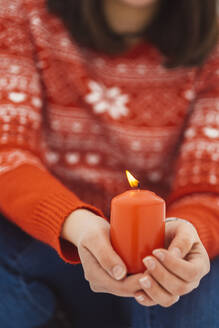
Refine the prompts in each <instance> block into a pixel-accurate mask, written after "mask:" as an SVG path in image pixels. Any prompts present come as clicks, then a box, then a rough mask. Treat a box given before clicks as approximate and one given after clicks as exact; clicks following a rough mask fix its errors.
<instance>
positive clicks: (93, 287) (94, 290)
mask: <svg viewBox="0 0 219 328" xmlns="http://www.w3.org/2000/svg"><path fill="white" fill-rule="evenodd" d="M90 289H91V290H92V292H94V293H100V292H102V291H103V289H102V288H101V287H100V286H98V285H95V284H90Z"/></svg>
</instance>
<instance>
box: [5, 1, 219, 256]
mask: <svg viewBox="0 0 219 328" xmlns="http://www.w3.org/2000/svg"><path fill="white" fill-rule="evenodd" d="M163 61H164V57H163V55H162V54H161V53H160V52H159V51H158V50H157V49H156V48H155V47H154V46H152V45H151V44H150V43H147V42H144V43H142V44H138V45H137V46H134V47H133V48H132V49H130V50H129V51H128V52H126V53H125V54H123V55H121V56H109V55H106V54H100V53H96V52H94V51H91V50H88V49H85V48H82V47H78V46H77V44H75V42H74V41H72V40H71V38H70V36H69V33H68V31H67V30H66V29H65V28H64V25H63V23H62V21H61V20H60V19H59V18H58V17H55V16H54V15H52V14H50V13H49V12H48V11H47V9H46V5H45V0H7V1H4V2H1V6H0V71H1V74H0V186H1V192H0V209H1V212H2V213H3V214H4V215H6V217H8V219H10V220H11V221H13V222H14V223H15V224H17V225H18V226H19V227H21V228H22V229H23V230H25V231H26V232H27V233H29V234H30V235H32V236H33V237H35V238H37V239H39V240H41V241H43V242H46V243H48V244H49V245H51V246H52V247H54V248H55V249H56V250H57V251H58V252H59V254H60V256H61V257H62V258H63V259H64V260H66V261H69V262H71V263H76V262H77V261H78V255H77V251H76V249H75V248H74V251H72V250H73V247H69V245H66V244H64V243H63V242H61V241H60V231H61V228H62V225H63V222H64V220H65V219H66V218H67V216H68V215H69V214H70V213H71V212H72V211H73V210H75V209H76V208H81V207H84V208H87V209H90V210H92V211H94V212H96V213H97V214H99V215H100V216H103V217H105V218H109V208H110V200H111V198H112V197H113V196H115V195H117V194H118V193H121V192H123V191H125V190H126V189H127V188H128V183H127V181H126V177H125V174H124V172H125V169H128V170H130V171H131V173H132V174H133V175H135V176H136V177H137V178H138V180H140V181H141V188H142V189H152V190H153V191H155V192H156V193H157V194H159V195H160V196H162V197H164V198H165V199H166V200H167V216H177V217H181V218H185V219H187V220H190V221H191V222H192V223H193V224H194V225H195V226H196V228H197V230H198V232H199V235H200V238H201V240H202V242H203V243H204V245H205V247H206V249H207V251H208V254H209V255H210V257H211V258H212V257H214V256H215V255H217V254H218V253H219V165H218V164H219V129H218V128H219V47H216V49H215V50H214V51H213V52H212V54H211V55H210V57H209V58H208V60H207V61H206V63H205V64H204V65H203V67H201V68H196V67H194V68H176V69H171V70H168V69H165V68H164V67H163V66H162V63H163ZM191 106H192V107H191ZM190 108H193V112H192V115H191V117H190V118H189V120H188V123H187V126H186V129H185V131H184V139H183V140H182V141H181V142H180V144H179V147H178V151H177V152H176V146H177V144H178V143H179V137H180V134H181V131H182V129H183V123H184V122H185V120H186V117H187V115H188V113H189V109H190Z"/></svg>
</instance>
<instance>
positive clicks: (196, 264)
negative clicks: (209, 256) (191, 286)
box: [152, 249, 206, 282]
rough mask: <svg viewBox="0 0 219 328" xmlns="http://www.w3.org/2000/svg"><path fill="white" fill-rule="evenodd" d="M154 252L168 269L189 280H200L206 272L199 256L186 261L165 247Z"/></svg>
mask: <svg viewBox="0 0 219 328" xmlns="http://www.w3.org/2000/svg"><path fill="white" fill-rule="evenodd" d="M152 253H153V255H154V256H155V257H156V258H157V259H158V260H159V261H160V262H161V263H162V264H163V265H164V266H165V268H167V270H168V271H170V272H171V273H173V274H174V275H176V276H177V277H179V278H180V279H183V280H185V281H187V282H192V281H197V280H200V279H201V278H202V277H203V276H204V275H205V274H206V273H205V270H204V267H203V262H202V260H201V259H200V257H199V256H197V258H193V259H192V260H191V261H186V260H183V259H180V258H176V257H175V256H174V255H173V254H171V253H170V252H169V251H168V250H165V249H156V250H154V251H153V252H152Z"/></svg>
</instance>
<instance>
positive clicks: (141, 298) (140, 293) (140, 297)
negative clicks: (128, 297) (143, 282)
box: [134, 291, 157, 306]
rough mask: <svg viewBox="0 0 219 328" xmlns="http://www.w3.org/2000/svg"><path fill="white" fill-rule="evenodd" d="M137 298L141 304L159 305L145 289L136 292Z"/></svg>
mask: <svg viewBox="0 0 219 328" xmlns="http://www.w3.org/2000/svg"><path fill="white" fill-rule="evenodd" d="M134 297H135V300H136V301H137V302H138V303H139V304H141V305H144V306H153V305H157V303H156V302H154V301H153V300H152V299H151V298H150V296H148V295H146V294H145V293H144V292H143V291H138V292H137V293H136V294H135V296H134Z"/></svg>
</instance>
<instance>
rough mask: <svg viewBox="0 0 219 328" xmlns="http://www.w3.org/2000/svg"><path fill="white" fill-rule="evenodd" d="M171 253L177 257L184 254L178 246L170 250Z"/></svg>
mask: <svg viewBox="0 0 219 328" xmlns="http://www.w3.org/2000/svg"><path fill="white" fill-rule="evenodd" d="M170 253H171V254H172V255H173V256H176V257H181V256H182V253H181V250H180V249H179V248H178V247H173V248H172V249H171V250H170Z"/></svg>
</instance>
